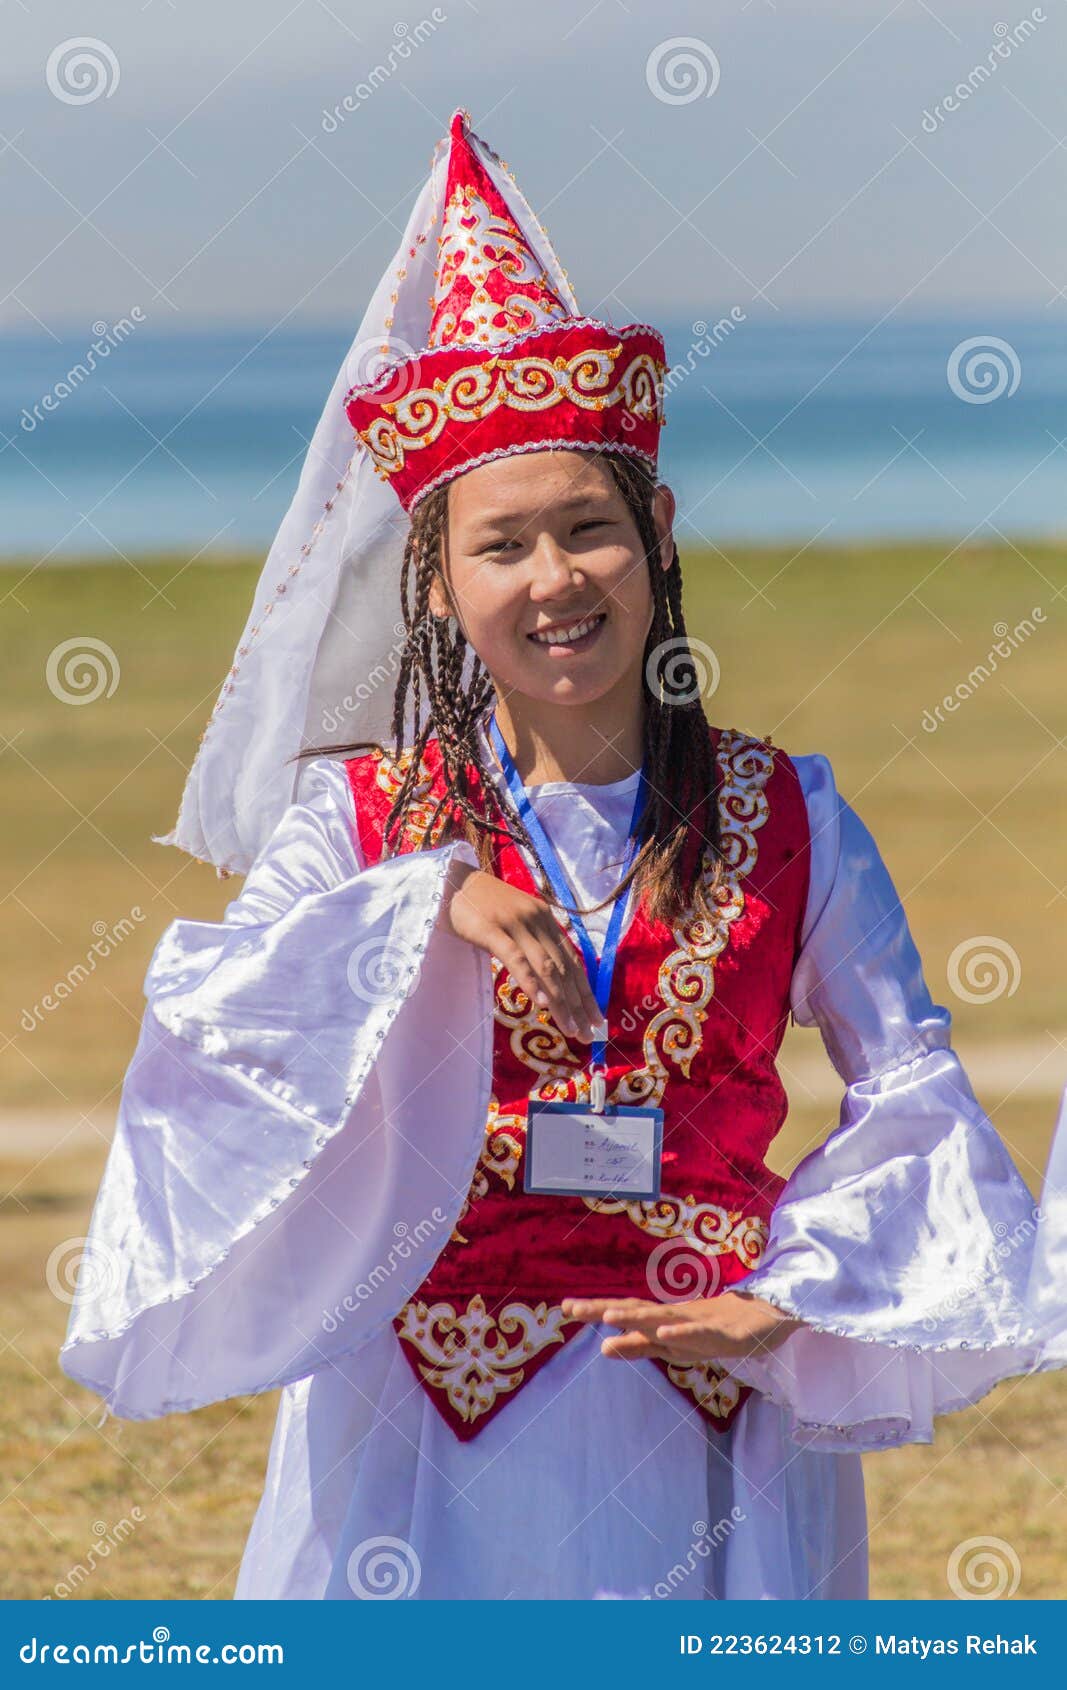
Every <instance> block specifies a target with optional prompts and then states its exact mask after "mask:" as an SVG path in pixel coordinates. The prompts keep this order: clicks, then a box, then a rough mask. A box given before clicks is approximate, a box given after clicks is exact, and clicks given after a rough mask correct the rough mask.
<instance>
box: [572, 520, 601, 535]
mask: <svg viewBox="0 0 1067 1690" xmlns="http://www.w3.org/2000/svg"><path fill="white" fill-rule="evenodd" d="M606 527H607V522H606V521H605V519H604V517H602V516H596V517H593V516H591V517H590V518H589V520H588V522H579V523H578V525H577V527H576V530H575V532H576V533H578V534H580V533H581V532H582V530H583V529H586V528H606Z"/></svg>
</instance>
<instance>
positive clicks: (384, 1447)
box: [60, 756, 1034, 1600]
mask: <svg viewBox="0 0 1067 1690" xmlns="http://www.w3.org/2000/svg"><path fill="white" fill-rule="evenodd" d="M794 761H795V763H796V767H797V770H798V773H799V776H800V780H801V784H802V788H803V791H804V796H805V800H806V803H807V808H808V815H809V820H810V823H811V837H812V855H811V879H810V890H809V895H808V903H807V911H806V917H805V921H804V925H803V932H802V946H801V951H800V954H799V957H798V961H797V965H796V968H795V972H794V977H793V982H792V989H791V1002H792V1008H793V1013H794V1016H795V1018H796V1020H797V1021H798V1022H800V1023H801V1024H803V1025H805V1026H816V1025H817V1026H818V1027H819V1029H820V1031H821V1033H822V1036H823V1040H824V1042H825V1045H826V1049H827V1051H828V1053H829V1056H830V1058H831V1060H832V1061H833V1063H834V1066H835V1068H836V1069H837V1071H838V1073H839V1074H840V1076H841V1080H842V1083H843V1093H844V1095H843V1101H842V1108H841V1119H840V1125H839V1127H838V1129H837V1130H836V1131H835V1132H833V1133H832V1134H831V1135H830V1136H829V1138H828V1139H827V1140H826V1142H825V1143H824V1144H823V1145H822V1146H820V1147H819V1148H818V1149H816V1150H815V1151H813V1152H812V1153H811V1154H809V1155H808V1156H807V1157H806V1158H805V1159H804V1160H803V1161H802V1162H801V1164H800V1165H799V1167H798V1168H797V1169H796V1170H795V1172H794V1173H793V1175H792V1176H791V1178H790V1180H789V1182H788V1184H787V1186H786V1188H785V1190H784V1192H783V1193H782V1196H781V1198H780V1199H779V1202H778V1204H777V1206H776V1208H775V1211H774V1214H773V1217H772V1221H771V1229H770V1241H769V1245H768V1248H767V1250H766V1253H765V1255H764V1257H763V1259H762V1261H761V1263H760V1265H759V1267H758V1269H757V1270H756V1271H755V1272H754V1273H753V1274H752V1275H750V1276H749V1278H748V1279H747V1280H746V1281H745V1289H746V1290H750V1291H752V1292H753V1293H757V1294H759V1295H761V1296H765V1297H767V1298H769V1299H770V1300H771V1301H773V1302H774V1303H776V1304H778V1305H779V1306H781V1307H782V1308H783V1309H786V1310H788V1311H789V1312H790V1313H793V1314H795V1315H797V1316H799V1317H800V1318H801V1319H802V1320H803V1321H804V1322H805V1323H806V1324H805V1326H804V1327H803V1328H801V1329H800V1330H798V1331H796V1332H794V1333H793V1334H791V1335H790V1337H789V1338H787V1339H786V1340H785V1342H784V1343H783V1344H782V1345H781V1346H780V1347H779V1348H778V1349H776V1350H775V1351H773V1352H771V1353H770V1354H768V1355H765V1356H763V1357H762V1358H760V1359H749V1360H746V1361H743V1362H741V1361H735V1362H732V1363H731V1364H730V1371H731V1372H732V1373H733V1374H734V1375H735V1377H737V1378H739V1379H741V1380H743V1381H744V1382H746V1383H748V1384H751V1385H752V1386H754V1387H755V1389H754V1391H753V1394H752V1395H751V1396H750V1397H749V1399H748V1401H747V1402H746V1404H745V1406H744V1407H743V1409H742V1411H741V1412H740V1414H739V1415H738V1416H737V1419H736V1420H735V1422H734V1424H733V1426H732V1428H731V1429H730V1430H729V1431H728V1432H726V1433H718V1432H716V1431H714V1430H713V1429H712V1428H711V1427H710V1426H709V1425H708V1424H707V1422H706V1421H705V1420H704V1419H703V1417H702V1416H701V1415H700V1414H699V1413H698V1411H697V1410H696V1409H695V1408H694V1407H691V1406H690V1405H688V1404H687V1403H686V1402H685V1400H684V1399H683V1398H682V1397H681V1396H680V1394H679V1392H678V1391H677V1390H676V1389H675V1388H674V1387H673V1386H671V1385H670V1384H669V1383H668V1382H667V1380H666V1379H665V1378H664V1377H663V1375H662V1373H661V1372H660V1371H659V1369H658V1368H656V1366H655V1365H654V1364H653V1363H652V1362H647V1361H645V1362H623V1361H619V1360H611V1359H608V1358H606V1357H604V1356H602V1355H601V1354H600V1343H601V1340H602V1338H603V1336H604V1335H605V1333H606V1331H607V1329H606V1328H594V1327H591V1328H589V1329H587V1330H584V1331H581V1332H579V1333H578V1334H577V1336H575V1337H574V1338H572V1339H571V1340H570V1341H569V1342H568V1343H567V1344H566V1345H565V1346H562V1347H561V1349H560V1351H559V1353H558V1354H556V1355H555V1356H553V1357H552V1359H551V1360H550V1361H549V1362H548V1363H547V1364H546V1365H545V1366H544V1367H543V1368H541V1369H540V1371H539V1372H538V1373H536V1374H535V1376H534V1377H533V1378H532V1379H531V1380H530V1381H529V1383H528V1384H527V1385H525V1386H524V1387H523V1389H522V1390H521V1391H520V1392H518V1393H517V1395H516V1397H515V1399H514V1400H513V1401H512V1402H510V1403H508V1404H507V1405H506V1406H505V1408H504V1409H503V1411H502V1412H501V1413H500V1414H499V1415H497V1416H495V1417H494V1418H493V1419H492V1420H491V1421H489V1423H488V1424H487V1425H486V1426H485V1427H484V1428H483V1429H482V1430H481V1431H480V1432H479V1433H478V1434H477V1436H475V1437H474V1438H472V1439H471V1440H469V1441H468V1442H461V1441H460V1440H458V1439H457V1438H456V1437H455V1435H454V1434H453V1433H452V1431H451V1430H450V1429H449V1427H448V1426H447V1425H446V1423H445V1422H444V1420H443V1419H442V1418H441V1416H440V1415H439V1414H438V1412H437V1410H436V1409H435V1408H434V1407H433V1405H432V1403H431V1402H430V1401H429V1399H428V1396H427V1394H426V1391H425V1390H424V1389H423V1388H422V1386H421V1385H419V1384H418V1383H417V1381H416V1380H415V1378H414V1375H413V1373H412V1370H411V1368H410V1366H409V1364H408V1362H407V1360H406V1359H405V1358H404V1356H403V1354H402V1352H401V1349H400V1346H399V1344H398V1342H397V1340H396V1337H395V1333H394V1330H393V1327H392V1325H391V1322H392V1319H393V1316H394V1315H395V1314H396V1313H397V1312H398V1311H399V1309H400V1308H401V1307H402V1306H403V1304H404V1303H405V1302H406V1301H407V1299H408V1297H409V1296H410V1295H411V1294H413V1292H414V1291H415V1290H416V1289H417V1287H418V1286H419V1284H420V1283H421V1281H422V1280H423V1279H424V1278H425V1276H426V1274H427V1273H428V1272H429V1270H430V1268H431V1266H432V1265H433V1262H434V1261H435V1259H436V1257H437V1255H438V1254H439V1252H440V1250H441V1249H442V1248H443V1247H444V1245H445V1243H446V1242H447V1240H448V1237H449V1235H450V1233H451V1231H452V1228H453V1226H454V1225H455V1223H456V1220H457V1218H458V1215H459V1212H460V1208H461V1205H462V1202H463V1199H464V1197H465V1196H466V1194H467V1192H468V1189H469V1187H470V1183H471V1179H472V1177H473V1173H474V1170H475V1166H476V1163H477V1159H478V1155H479V1151H480V1148H481V1142H482V1137H483V1132H484V1125H485V1121H486V1116H487V1110H488V1101H489V1089H490V1074H491V1061H492V1001H493V1000H492V981H491V971H490V966H489V959H488V957H486V956H485V954H484V953H483V952H481V951H478V950H476V949H475V948H474V947H473V946H470V945H468V944H465V943H463V942H462V941H460V940H458V939H455V938H453V937H451V936H450V935H448V934H446V933H444V932H442V931H440V930H438V929H437V927H436V918H437V913H438V908H439V904H440V898H441V890H442V883H443V879H444V876H445V874H446V872H447V869H448V866H449V863H450V861H451V859H452V857H453V855H455V854H457V853H458V854H459V855H460V856H463V857H464V858H465V859H466V860H469V861H473V860H474V859H473V854H472V853H471V850H470V847H469V846H467V845H466V844H456V845H452V846H448V847H444V848H439V849H437V850H434V851H429V852H423V853H414V854H408V855H404V856H401V857H397V858H393V859H390V860H389V861H386V862H383V863H380V864H377V865H375V866H373V867H371V868H365V867H364V865H363V863H362V860H361V857H360V854H359V846H358V842H357V837H356V833H355V828H354V817H353V801H352V797H351V793H350V790H349V787H348V783H347V779H346V776H345V772H344V769H343V767H342V766H341V765H340V764H339V763H335V762H331V761H329V760H326V759H319V760H314V761H312V762H310V763H309V764H308V765H307V766H306V769H305V772H304V775H303V779H302V784H301V788H300V793H299V799H300V801H299V802H297V803H295V804H293V805H292V806H291V807H290V809H289V810H288V811H287V813H286V814H285V816H284V817H283V819H282V821H281V822H280V823H279V825H278V828H277V830H276V832H275V834H274V836H273V837H272V839H271V840H270V842H269V844H268V845H267V847H266V848H265V849H264V851H263V852H262V853H261V856H260V858H259V859H258V861H257V862H256V864H255V866H254V867H253V869H252V871H251V873H250V874H249V876H248V878H247V880H246V882H245V885H244V888H243V890H242V892H241V895H240V897H239V898H237V899H236V900H235V901H234V902H233V903H232V904H231V905H230V906H229V907H228V909H227V911H226V913H225V917H224V919H223V921H222V922H220V923H210V922H195V921H185V920H178V921H175V922H173V923H172V924H171V926H170V927H169V928H168V929H167V930H166V932H165V933H164V934H163V937H162V938H161V940H160V942H159V945H158V946H157V949H156V951H155V954H154V956H153V958H152V961H151V964H150V966H149V969H148V973H147V976H146V981H145V989H146V995H147V998H148V1006H147V1009H146V1012H145V1017H144V1022H143V1026H142V1031H141V1037H140V1041H139V1043H138V1047H137V1050H136V1052H135V1054H134V1058H133V1060H132V1062H131V1065H130V1069H129V1072H128V1074H127V1077H126V1082H125V1086H124V1089H123V1096H122V1102H121V1107H120V1113H119V1120H118V1124H117V1129H116V1136H115V1140H114V1143H113V1146H112V1149H111V1152H110V1155H109V1159H108V1164H107V1168H106V1170H105V1175H104V1179H103V1182H102V1185H101V1190H100V1195H99V1197H98V1200H97V1205H96V1208H95V1210H94V1214H93V1220H92V1225H91V1230H90V1240H89V1245H88V1250H87V1257H88V1261H87V1266H86V1267H85V1268H83V1270H82V1274H81V1277H80V1280H79V1285H78V1291H77V1297H76V1301H75V1304H74V1307H73V1309H72V1311H71V1321H70V1329H69V1332H68V1337H67V1342H66V1344H65V1346H64V1348H63V1350H62V1352H61V1357H60V1359H61V1363H62V1366H63V1367H64V1369H65V1371H66V1372H67V1373H68V1374H69V1375H70V1376H71V1377H72V1378H74V1379H76V1380H79V1381H80V1382H81V1383H83V1384H85V1385H87V1386H89V1387H90V1388H92V1389H93V1390H95V1391H96V1392H98V1393H99V1394H100V1395H101V1396H102V1397H103V1398H104V1399H105V1402H106V1403H107V1405H108V1407H109V1408H110V1409H111V1411H112V1412H113V1413H115V1414H116V1415H118V1416H120V1417H124V1418H129V1419H142V1418H148V1417H152V1416H157V1415H162V1414H167V1413H171V1412H176V1411H181V1410H189V1409H195V1408H198V1407H201V1406H203V1405H204V1404H206V1403H209V1402H214V1401H217V1400H219V1399H221V1398H225V1397H230V1396H235V1395H241V1394H245V1393H251V1392H261V1391H268V1390H272V1389H274V1388H276V1387H278V1386H283V1387H284V1389H283V1390H282V1394H281V1400H280V1404H279V1409H278V1418H277V1423H276V1428H275V1433H274V1439H273V1443H272V1446H271V1451H270V1457H269V1463H268V1468H267V1474H266V1483H265V1487H264V1492H263V1497H262V1500H261V1502H260V1504H259V1508H258V1511H257V1514H256V1517H255V1521H254V1524H253V1527H252V1531H251V1534H250V1536H249V1539H248V1543H247V1546H246V1550H245V1554H244V1559H243V1562H242V1565H241V1569H240V1575H239V1579H238V1584H237V1590H236V1595H237V1596H238V1597H241V1598H253V1597H274V1598H309V1599H319V1598H339V1599H344V1600H353V1599H357V1598H359V1599H362V1598H379V1597H408V1598H410V1597H416V1598H422V1599H435V1598H446V1599H474V1598H494V1599H506V1598H508V1597H513V1598H525V1599H530V1598H560V1597H563V1598H573V1599H581V1598H590V1597H595V1596H599V1595H616V1596H620V1595H621V1596H627V1597H634V1596H638V1597H646V1598H651V1599H653V1600H655V1599H660V1598H666V1599H679V1600H693V1599H696V1598H705V1597H707V1598H712V1597H714V1598H751V1597H770V1598H841V1597H846V1598H849V1597H863V1596H866V1594H867V1569H866V1521H865V1508H864V1498H863V1482H862V1475H861V1469H860V1460H859V1452H860V1451H863V1450H871V1449H877V1448H882V1447H886V1446H888V1445H893V1444H899V1443H904V1442H909V1441H910V1442H929V1441H930V1440H931V1438H932V1435H933V1420H934V1416H935V1415H936V1414H939V1413H944V1412H947V1411H949V1410H952V1409H955V1408H959V1407H962V1406H963V1405H965V1404H968V1403H972V1402H976V1401H978V1400H979V1398H981V1397H982V1396H983V1395H984V1394H985V1393H986V1392H987V1391H988V1390H989V1389H990V1388H991V1387H992V1386H993V1385H994V1384H995V1383H996V1382H997V1381H999V1380H1000V1379H1003V1378H1005V1377H1007V1376H1010V1375H1013V1374H1018V1373H1022V1372H1025V1371H1027V1370H1029V1369H1030V1368H1031V1367H1032V1366H1033V1365H1034V1358H1033V1355H1032V1353H1031V1351H1030V1350H1028V1349H1027V1347H1026V1344H1025V1341H1024V1340H1025V1336H1026V1332H1025V1322H1024V1315H1025V1293H1026V1287H1027V1282H1028V1277H1029V1272H1030V1258H1031V1255H1032V1250H1031V1240H1032V1235H1033V1230H1034V1227H1033V1217H1034V1203H1033V1199H1032V1197H1031V1195H1030V1193H1029V1192H1028V1190H1027V1189H1026V1187H1025V1185H1024V1184H1023V1182H1022V1180H1021V1179H1020V1177H1019V1175H1018V1173H1017V1172H1016V1169H1015V1167H1014V1164H1013V1163H1012V1161H1011V1158H1010V1156H1009V1155H1008V1153H1007V1151H1006V1149H1005V1147H1004V1145H1003V1143H1002V1142H1001V1140H1000V1138H999V1136H998V1135H997V1133H996V1132H995V1130H994V1128H993V1127H992V1125H991V1124H990V1122H989V1121H988V1120H987V1118H986V1116H985V1115H984V1113H983V1111H982V1109H981V1107H980V1105H979V1104H978V1102H977V1100H976V1098H975V1096H974V1094H973V1092H972V1090H971V1087H970V1085H969V1083H968V1081H967V1078H966V1076H965V1074H964V1072H963V1070H962V1069H961V1067H960V1064H959V1061H958V1059H957V1058H956V1056H955V1054H954V1053H953V1051H952V1050H951V1047H950V1017H949V1014H948V1011H947V1010H945V1009H943V1008H941V1007H939V1006H937V1005H935V1004H933V1003H932V1002H931V999H930V996H929V993H928V991H927V987H926V984H925V982H924V979H923V975H922V970H921V966H920V962H919V958H918V955H917V953H916V950H915V947H914V944H913V942H912V940H911V936H910V934H909V932H908V928H907V924H906V921H905V918H904V914H903V911H902V909H901V906H900V904H899V901H898V899H897V896H896V893H895V891H894V889H893V886H892V882H891V880H890V878H889V876H888V874H887V872H886V869H885V867H884V865H883V864H882V862H881V859H880V857H879V855H878V852H877V849H876V847H875V845H874V842H873V840H872V839H871V836H870V834H869V833H868V831H867V829H866V828H865V827H864V825H863V823H862V822H861V821H860V819H859V818H858V817H857V816H856V814H855V812H854V811H853V810H851V809H850V808H849V806H848V805H846V804H845V803H844V802H843V801H842V800H841V799H840V798H839V796H838V794H837V791H836V787H835V784H834V780H833V775H832V771H831V767H830V764H829V762H828V761H827V759H826V758H825V757H822V756H798V757H796V758H795V759H794ZM635 781H636V777H633V778H632V779H630V780H628V781H623V782H619V783H616V784H614V785H610V786H587V785H567V784H564V783H552V784H550V785H546V786H543V787H540V788H535V789H532V791H531V798H532V800H533V802H534V804H535V806H536V808H537V811H538V814H539V815H540V816H541V819H542V821H544V822H545V824H546V826H547V828H548V830H549V832H550V834H551V836H552V838H553V841H554V843H555V844H556V847H557V850H558V852H559V855H560V858H561V860H562V861H563V864H564V867H565V868H566V870H567V871H568V874H569V876H570V878H571V880H572V883H573V884H575V886H576V887H577V888H578V890H579V892H580V895H581V896H582V898H583V900H584V901H587V902H591V901H594V899H595V898H596V897H598V896H601V895H602V893H603V890H605V889H606V888H607V887H609V886H610V885H611V884H612V883H613V880H614V878H615V875H614V872H613V865H616V864H617V863H618V861H619V859H620V858H621V855H622V849H623V845H624V842H625V834H626V829H627V825H628V822H629V817H630V811H631V808H632V803H633V794H634V786H635ZM605 921H606V912H600V923H601V927H602V925H603V923H604V922H605ZM590 925H591V927H592V929H593V931H594V933H596V927H595V926H594V925H593V918H590ZM579 1289H580V1288H576V1290H579Z"/></svg>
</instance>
